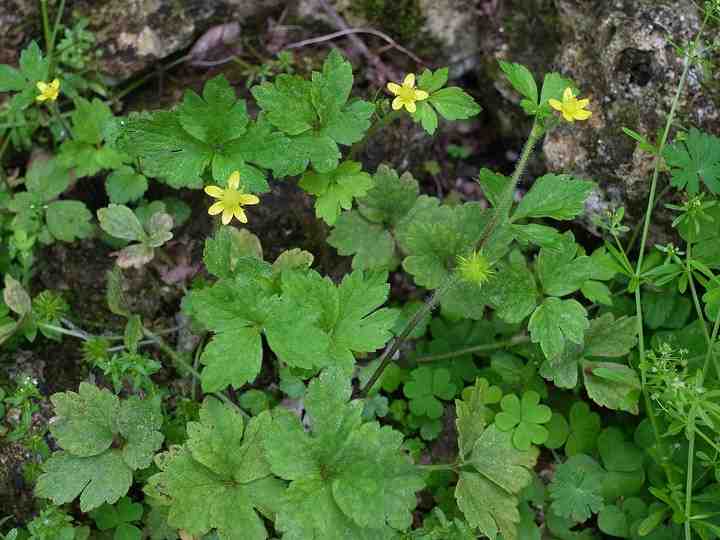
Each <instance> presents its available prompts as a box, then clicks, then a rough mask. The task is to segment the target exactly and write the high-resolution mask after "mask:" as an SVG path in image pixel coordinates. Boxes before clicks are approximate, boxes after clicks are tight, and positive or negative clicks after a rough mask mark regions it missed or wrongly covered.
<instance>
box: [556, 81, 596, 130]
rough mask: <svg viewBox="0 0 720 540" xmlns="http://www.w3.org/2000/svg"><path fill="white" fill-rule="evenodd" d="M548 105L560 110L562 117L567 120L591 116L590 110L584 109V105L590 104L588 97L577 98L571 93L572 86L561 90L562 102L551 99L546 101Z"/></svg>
mask: <svg viewBox="0 0 720 540" xmlns="http://www.w3.org/2000/svg"><path fill="white" fill-rule="evenodd" d="M548 103H550V106H551V107H552V108H553V109H555V110H556V111H560V112H561V113H562V115H563V118H564V119H565V120H567V121H568V122H574V121H575V120H587V119H588V118H590V117H591V116H592V112H591V111H586V110H585V107H587V106H588V105H589V104H590V100H589V99H578V98H576V97H575V95H574V94H573V91H572V88H570V87H569V86H568V87H567V88H566V89H565V91H564V92H563V98H562V102H560V101H558V100H557V99H551V100H549V101H548Z"/></svg>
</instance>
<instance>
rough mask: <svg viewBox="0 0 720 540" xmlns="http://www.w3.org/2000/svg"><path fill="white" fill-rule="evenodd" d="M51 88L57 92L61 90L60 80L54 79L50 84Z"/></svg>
mask: <svg viewBox="0 0 720 540" xmlns="http://www.w3.org/2000/svg"><path fill="white" fill-rule="evenodd" d="M50 88H52V89H53V90H55V91H56V92H57V91H58V90H60V79H53V80H52V82H51V83H50Z"/></svg>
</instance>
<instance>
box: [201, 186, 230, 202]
mask: <svg viewBox="0 0 720 540" xmlns="http://www.w3.org/2000/svg"><path fill="white" fill-rule="evenodd" d="M224 192H225V190H224V189H223V188H221V187H220V186H205V193H207V194H208V195H210V196H211V197H215V198H216V199H220V198H221V197H222V196H223V193H224Z"/></svg>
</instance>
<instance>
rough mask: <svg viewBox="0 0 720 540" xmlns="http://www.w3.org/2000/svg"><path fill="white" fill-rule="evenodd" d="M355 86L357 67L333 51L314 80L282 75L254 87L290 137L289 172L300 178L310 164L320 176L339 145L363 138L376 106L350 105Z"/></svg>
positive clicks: (337, 154)
mask: <svg viewBox="0 0 720 540" xmlns="http://www.w3.org/2000/svg"><path fill="white" fill-rule="evenodd" d="M352 83H353V76H352V66H351V65H350V63H349V62H347V61H346V60H345V59H344V58H343V57H342V55H341V54H340V53H339V52H338V51H337V49H333V50H332V52H331V53H330V54H329V55H328V56H327V58H326V59H325V62H324V64H323V70H322V72H321V73H318V72H313V75H312V80H311V81H307V80H304V79H302V78H301V77H298V76H295V75H286V74H282V75H279V76H277V77H276V78H275V80H274V82H272V83H270V82H265V83H263V84H261V85H259V86H255V87H254V88H252V94H253V96H254V97H255V99H256V101H257V103H258V105H260V108H261V109H262V110H263V111H264V113H265V115H266V117H267V120H268V122H270V123H271V124H272V125H273V126H275V127H276V128H277V129H279V130H280V131H282V132H283V133H284V134H286V135H287V136H288V137H289V138H290V148H289V150H288V152H289V154H290V155H291V156H292V158H291V161H292V162H293V163H292V164H291V166H289V167H286V170H285V174H300V173H302V172H303V171H304V170H305V169H306V168H307V166H308V164H310V163H311V164H312V166H313V168H314V169H315V170H316V171H317V172H320V173H326V172H330V171H332V170H333V169H334V168H335V167H337V165H338V161H339V159H340V150H339V148H338V144H342V145H351V144H353V143H355V142H357V141H359V140H360V139H362V137H363V135H364V134H365V131H367V129H368V128H369V127H370V117H371V116H372V115H373V113H374V112H375V107H374V106H373V105H372V104H371V103H368V102H365V101H354V102H352V103H349V104H348V103H347V100H348V97H349V95H350V90H351V88H352Z"/></svg>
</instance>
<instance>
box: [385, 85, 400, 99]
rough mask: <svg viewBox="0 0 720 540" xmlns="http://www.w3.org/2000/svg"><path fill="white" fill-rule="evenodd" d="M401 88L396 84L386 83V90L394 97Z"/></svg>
mask: <svg viewBox="0 0 720 540" xmlns="http://www.w3.org/2000/svg"><path fill="white" fill-rule="evenodd" d="M401 88H402V87H401V86H400V85H399V84H397V83H394V82H389V83H387V89H388V90H389V91H390V92H391V93H392V94H395V95H396V96H397V95H398V92H400V89H401Z"/></svg>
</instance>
